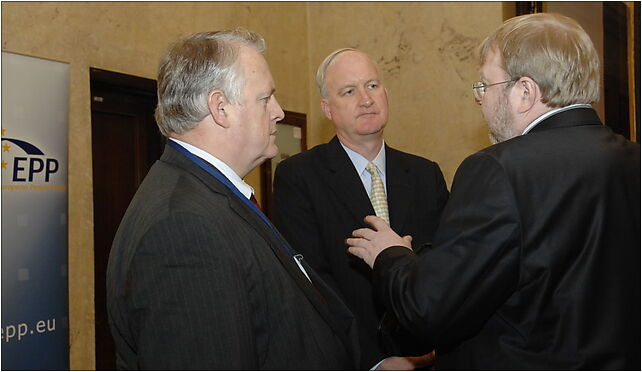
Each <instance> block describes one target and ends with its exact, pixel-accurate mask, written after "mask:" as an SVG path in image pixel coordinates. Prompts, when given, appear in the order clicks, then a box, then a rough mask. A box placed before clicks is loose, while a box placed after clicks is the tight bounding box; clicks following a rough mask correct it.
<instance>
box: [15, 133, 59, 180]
mask: <svg viewBox="0 0 642 372" xmlns="http://www.w3.org/2000/svg"><path fill="white" fill-rule="evenodd" d="M4 131H5V130H4V129H2V132H3V134H4ZM11 144H13V145H15V146H17V147H19V148H20V149H22V151H24V152H25V153H26V154H27V155H28V156H15V157H14V158H13V164H12V166H13V167H12V168H11V170H12V172H11V173H12V177H11V180H12V181H13V182H33V181H34V179H39V180H44V182H49V180H50V178H51V175H52V174H55V173H56V172H58V169H59V164H58V160H56V159H53V158H45V157H44V156H45V154H44V152H42V151H41V150H40V149H39V148H37V147H36V146H34V145H32V144H30V143H29V142H26V141H22V140H19V139H15V138H2V153H3V154H4V153H5V152H9V150H10V149H11V147H12V145H11ZM8 165H9V164H8V163H7V162H5V161H4V159H3V160H2V169H7V166H8Z"/></svg>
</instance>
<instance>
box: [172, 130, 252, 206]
mask: <svg viewBox="0 0 642 372" xmlns="http://www.w3.org/2000/svg"><path fill="white" fill-rule="evenodd" d="M170 140H172V141H174V142H176V143H178V144H179V145H181V146H183V147H184V148H185V149H186V150H187V151H189V152H191V153H192V154H194V155H196V156H198V157H199V158H201V159H203V160H205V161H206V162H208V163H210V164H211V165H212V166H213V167H214V168H216V169H218V170H219V172H221V173H223V175H224V176H225V177H227V179H228V180H230V182H232V184H233V185H234V186H236V188H237V189H238V190H239V191H240V192H241V194H243V195H244V196H245V197H246V198H248V199H249V198H250V197H251V196H252V194H253V193H254V189H253V188H252V186H250V185H248V184H247V183H245V181H243V179H242V178H241V177H239V175H238V174H236V172H234V170H232V168H230V167H229V166H228V165H227V164H225V163H223V162H222V161H221V160H220V159H218V158H217V157H216V156H214V155H212V154H210V153H208V152H206V151H204V150H201V149H199V148H198V147H196V146H194V145H190V144H189V143H186V142H183V141H179V140H177V139H176V138H170Z"/></svg>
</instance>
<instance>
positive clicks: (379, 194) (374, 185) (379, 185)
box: [366, 162, 390, 225]
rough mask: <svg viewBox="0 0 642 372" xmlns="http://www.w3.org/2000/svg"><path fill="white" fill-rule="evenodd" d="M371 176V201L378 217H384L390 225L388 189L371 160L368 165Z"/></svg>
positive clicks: (367, 168)
mask: <svg viewBox="0 0 642 372" xmlns="http://www.w3.org/2000/svg"><path fill="white" fill-rule="evenodd" d="M366 170H367V171H368V173H370V176H371V183H370V202H372V207H373V208H374V210H375V213H376V214H377V217H380V218H382V219H384V220H385V221H386V222H387V223H388V225H390V217H388V199H387V198H386V189H385V188H384V187H383V181H382V180H381V176H380V175H379V169H377V166H376V165H375V164H374V163H372V162H369V163H368V166H367V167H366Z"/></svg>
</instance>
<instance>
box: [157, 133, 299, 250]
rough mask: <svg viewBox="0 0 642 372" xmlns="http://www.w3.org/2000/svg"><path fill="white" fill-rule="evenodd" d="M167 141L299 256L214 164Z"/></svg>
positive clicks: (283, 245) (285, 247) (286, 247)
mask: <svg viewBox="0 0 642 372" xmlns="http://www.w3.org/2000/svg"><path fill="white" fill-rule="evenodd" d="M167 142H168V144H169V145H170V146H172V147H173V148H175V149H176V150H178V151H179V152H180V153H181V154H183V155H185V156H186V157H187V158H188V159H189V160H191V161H192V162H193V163H194V164H196V165H198V166H199V167H200V168H201V169H203V170H204V171H206V172H207V173H209V174H210V175H211V176H212V177H214V178H216V179H217V180H219V181H220V182H221V183H222V184H223V185H225V186H226V187H227V188H228V189H230V191H232V193H233V194H234V195H235V196H236V197H237V198H238V199H240V200H241V202H242V203H244V204H245V205H247V206H248V208H250V209H251V210H252V211H253V212H254V213H256V214H257V215H258V216H259V217H261V219H262V220H263V222H265V224H266V225H267V226H268V227H269V228H270V230H272V232H273V233H274V235H276V236H277V238H278V239H279V240H280V241H281V246H282V247H283V249H284V250H285V252H286V253H287V254H288V255H290V256H292V257H295V258H296V256H299V255H297V254H296V253H295V252H294V251H293V250H292V248H290V246H289V244H288V243H287V242H286V241H285V239H284V238H283V236H281V234H280V233H279V232H278V231H277V230H276V228H275V227H274V225H272V223H271V222H270V220H269V219H268V218H267V217H266V216H265V214H263V212H261V210H259V209H258V208H257V207H256V205H254V203H252V202H251V201H250V199H248V198H246V197H245V195H243V194H242V193H241V192H240V191H239V189H237V188H236V186H234V184H233V183H232V182H230V180H229V179H228V178H227V177H225V175H223V173H221V172H220V171H219V170H218V169H216V167H214V166H212V165H210V164H209V163H207V162H206V161H205V160H203V159H201V158H199V157H198V156H196V155H194V154H192V153H191V152H189V151H187V149H186V148H184V147H183V146H181V145H179V144H178V143H176V142H174V141H172V140H168V141H167ZM297 259H298V258H297Z"/></svg>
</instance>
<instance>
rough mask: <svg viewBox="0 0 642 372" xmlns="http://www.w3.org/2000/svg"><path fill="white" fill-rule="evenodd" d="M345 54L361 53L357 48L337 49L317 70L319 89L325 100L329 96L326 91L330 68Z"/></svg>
mask: <svg viewBox="0 0 642 372" xmlns="http://www.w3.org/2000/svg"><path fill="white" fill-rule="evenodd" d="M343 52H359V50H357V49H355V48H341V49H337V50H335V51H334V52H332V53H330V54H329V55H328V56H327V57H325V59H324V60H323V62H321V65H319V69H317V87H319V93H321V97H323V98H326V97H327V96H328V91H327V90H326V89H325V75H326V72H327V71H328V67H330V64H331V63H332V61H334V59H335V58H336V57H337V56H338V55H339V54H341V53H343Z"/></svg>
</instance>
